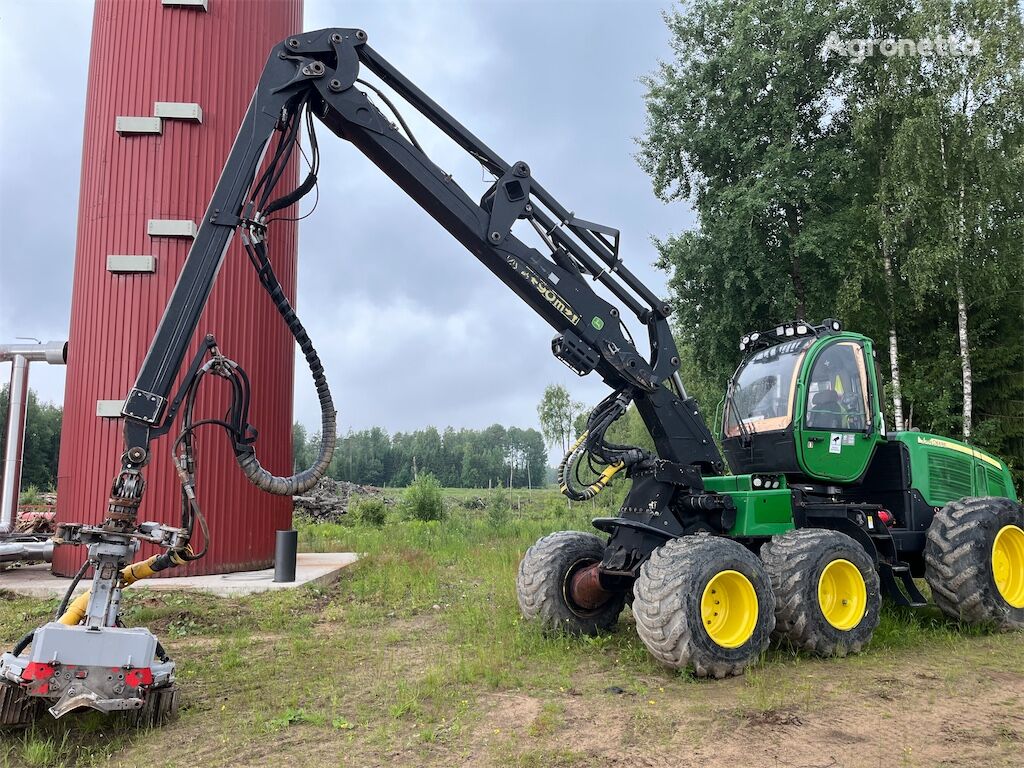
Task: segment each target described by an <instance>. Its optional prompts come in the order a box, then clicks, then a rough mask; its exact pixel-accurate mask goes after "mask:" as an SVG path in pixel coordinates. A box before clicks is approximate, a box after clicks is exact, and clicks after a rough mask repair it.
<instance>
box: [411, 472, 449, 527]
mask: <svg viewBox="0 0 1024 768" xmlns="http://www.w3.org/2000/svg"><path fill="white" fill-rule="evenodd" d="M402 511H403V512H404V513H405V516H406V517H408V518H409V519H410V520H421V521H424V522H428V521H431V520H443V519H444V517H445V509H444V501H443V499H442V498H441V484H440V483H439V482H438V481H437V478H436V477H434V476H433V475H432V474H430V473H429V472H423V473H421V474H420V475H418V476H417V478H416V479H415V480H413V482H412V485H410V486H409V487H408V488H406V489H405V491H404V492H403V493H402Z"/></svg>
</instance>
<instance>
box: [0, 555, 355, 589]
mask: <svg viewBox="0 0 1024 768" xmlns="http://www.w3.org/2000/svg"><path fill="white" fill-rule="evenodd" d="M356 559H357V555H356V554H355V553H353V552H300V553H299V556H298V561H297V563H296V567H295V581H290V582H286V583H277V582H275V581H274V569H273V568H268V569H266V570H264V571H239V572H238V573H224V574H216V575H214V576H174V577H170V578H166V579H149V580H148V581H140V582H138V583H137V584H134V585H133V586H131V587H128V589H130V590H132V591H136V590H152V591H154V592H172V591H192V592H209V593H210V594H212V595H219V596H221V597H230V596H232V595H251V594H254V593H256V592H267V591H269V590H272V589H291V588H294V587H301V586H302V585H303V584H330V583H332V582H335V581H337V580H338V578H340V576H341V570H342V568H344V567H345V566H348V565H351V564H352V563H354V562H355V561H356ZM70 582H71V579H66V578H62V577H60V576H54V575H53V574H52V573H50V566H49V565H47V564H39V565H28V566H24V567H22V568H13V569H10V570H6V571H0V590H7V591H9V592H14V593H15V594H18V595H26V596H28V597H44V598H45V597H63V596H64V592H65V591H67V588H68V584H69V583H70ZM88 588H89V581H88V580H86V579H83V580H82V583H81V584H79V585H78V588H77V589H76V590H75V594H79V593H81V592H84V591H85V590H87V589H88Z"/></svg>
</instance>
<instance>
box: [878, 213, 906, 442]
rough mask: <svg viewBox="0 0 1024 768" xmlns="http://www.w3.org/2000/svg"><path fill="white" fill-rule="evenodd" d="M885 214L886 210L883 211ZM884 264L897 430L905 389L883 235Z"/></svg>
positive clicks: (886, 243)
mask: <svg viewBox="0 0 1024 768" xmlns="http://www.w3.org/2000/svg"><path fill="white" fill-rule="evenodd" d="M882 216H883V217H884V216H885V212H884V211H883V212H882ZM881 241H882V265H883V267H884V269H885V290H886V293H887V294H888V297H889V373H890V376H891V378H892V419H893V426H894V427H895V428H896V431H897V432H902V431H903V430H904V424H903V389H902V387H901V385H900V348H899V338H898V336H897V334H896V291H895V286H894V281H895V278H894V277H893V274H892V257H891V256H890V255H889V239H888V237H887V236H886V234H885V232H884V231H883V232H882V235H881Z"/></svg>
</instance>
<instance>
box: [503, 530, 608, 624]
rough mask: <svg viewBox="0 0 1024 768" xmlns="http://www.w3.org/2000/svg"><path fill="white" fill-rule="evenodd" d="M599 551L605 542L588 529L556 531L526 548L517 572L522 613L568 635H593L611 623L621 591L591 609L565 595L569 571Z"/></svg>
mask: <svg viewBox="0 0 1024 768" xmlns="http://www.w3.org/2000/svg"><path fill="white" fill-rule="evenodd" d="M603 555H604V542H603V541H602V540H601V539H600V538H598V537H597V536H595V535H594V534H592V533H583V532H581V531H559V532H558V533H552V534H550V535H549V536H545V537H543V538H542V539H539V540H538V541H537V543H536V544H534V545H533V546H532V547H530V548H529V549H528V550H526V556H525V557H523V560H522V562H521V563H520V564H519V574H518V576H517V577H516V596H517V597H518V598H519V610H520V612H521V613H522V614H523V618H525V619H529V620H537V621H539V622H540V623H541V626H543V627H544V629H545V630H547V631H549V632H564V633H566V634H570V635H596V634H597V633H598V632H601V631H604V630H609V629H611V628H612V627H614V626H615V624H616V623H617V622H618V620H619V614H620V613H622V606H623V605H624V604H625V601H626V595H625V593H619V594H615V595H613V596H612V597H611V598H609V600H608V601H607V602H605V603H604V604H602V605H600V606H598V607H597V608H593V609H590V610H587V609H584V608H581V607H580V606H578V605H576V604H575V603H574V602H573V600H572V598H571V597H570V594H569V585H570V583H571V581H572V577H573V575H574V574H576V573H577V572H578V571H579V570H581V569H582V568H585V567H587V566H588V565H591V564H593V563H596V562H600V560H601V558H602V556H603Z"/></svg>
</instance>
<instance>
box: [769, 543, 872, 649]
mask: <svg viewBox="0 0 1024 768" xmlns="http://www.w3.org/2000/svg"><path fill="white" fill-rule="evenodd" d="M761 560H762V561H763V562H764V566H765V568H766V569H767V571H768V575H769V576H770V577H771V580H772V589H773V590H774V591H775V632H774V634H773V639H775V640H779V641H783V640H784V641H786V642H788V643H789V644H790V645H791V646H793V647H794V648H797V649H800V650H805V651H810V652H811V653H816V654H818V655H821V656H845V655H846V654H848V653H857V652H858V651H860V650H861V648H863V647H864V646H865V645H867V644H868V643H869V642H870V641H871V637H872V635H874V633H875V629H876V628H877V627H878V617H879V612H880V611H881V608H882V593H881V589H880V584H879V578H878V571H877V570H875V565H874V563H873V562H872V560H871V557H870V556H869V555H868V553H867V552H866V551H865V549H864V547H863V546H861V545H860V544H858V543H857V542H856V541H854V540H853V539H852V538H850V537H849V536H847V535H846V534H845V533H840V532H839V531H829V530H825V529H823V528H801V529H798V530H793V531H788V532H786V533H784V534H782V535H781V536H773V537H772V540H771V541H769V542H767V543H766V544H765V545H764V546H763V547H761ZM862 610H863V612H862Z"/></svg>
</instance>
